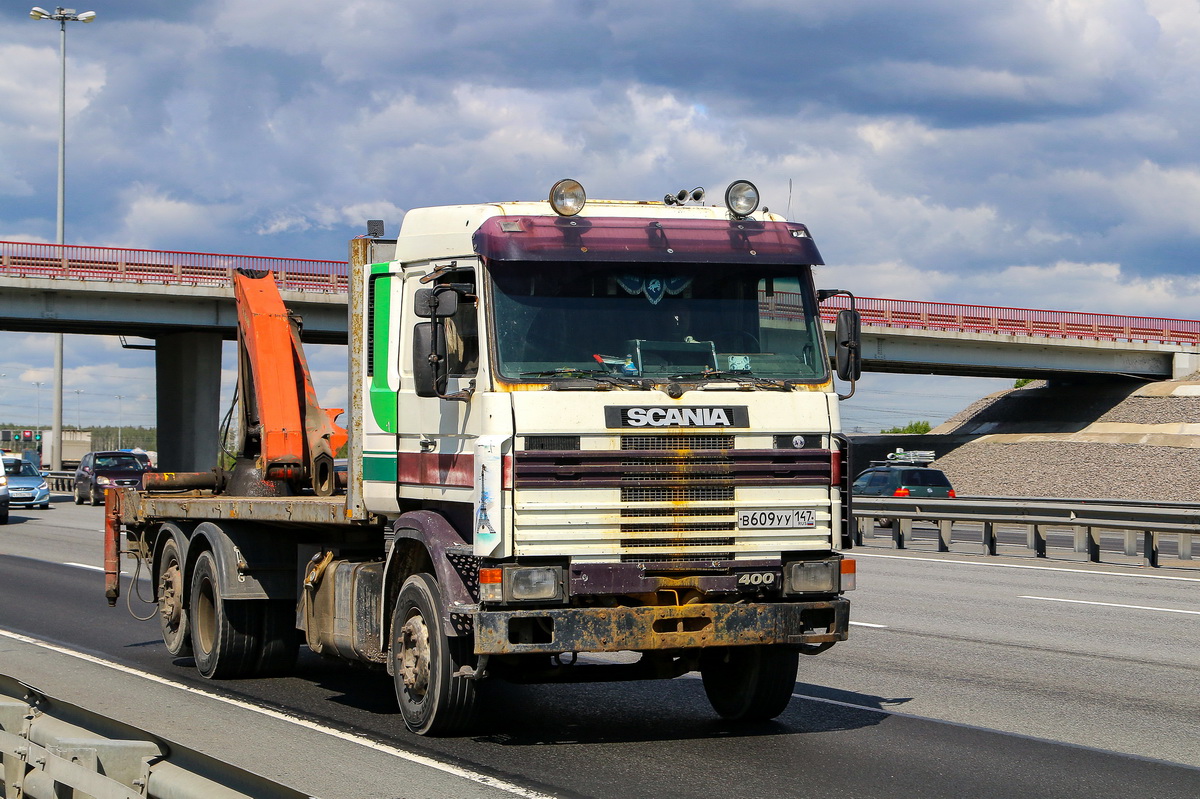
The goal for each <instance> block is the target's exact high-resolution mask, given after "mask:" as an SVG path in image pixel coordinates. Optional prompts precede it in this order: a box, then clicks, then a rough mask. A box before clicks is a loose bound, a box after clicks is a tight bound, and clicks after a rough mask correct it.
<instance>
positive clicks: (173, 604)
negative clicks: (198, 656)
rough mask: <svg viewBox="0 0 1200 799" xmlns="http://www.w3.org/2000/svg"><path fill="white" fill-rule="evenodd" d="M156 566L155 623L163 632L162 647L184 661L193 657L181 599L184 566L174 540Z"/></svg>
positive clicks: (186, 619) (170, 542)
mask: <svg viewBox="0 0 1200 799" xmlns="http://www.w3.org/2000/svg"><path fill="white" fill-rule="evenodd" d="M159 563H160V564H161V565H160V567H159V575H158V623H159V626H160V627H161V628H162V637H163V643H164V644H166V645H167V651H168V652H170V653H171V654H172V655H177V656H181V657H187V656H188V655H190V654H192V639H191V633H190V631H189V630H188V616H187V610H186V609H184V607H183V598H184V595H185V594H186V593H187V590H186V589H185V588H184V583H183V562H182V560H181V559H180V557H179V544H177V543H176V542H175V539H174V538H171V539H168V541H167V543H166V545H164V546H163V550H162V554H161V555H160V556H159Z"/></svg>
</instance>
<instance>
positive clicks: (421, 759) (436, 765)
mask: <svg viewBox="0 0 1200 799" xmlns="http://www.w3.org/2000/svg"><path fill="white" fill-rule="evenodd" d="M0 636H3V637H5V638H11V639H12V640H14V641H20V642H22V643H26V644H32V645H34V646H39V647H41V648H43V649H48V650H50V651H51V652H57V653H59V654H61V655H67V656H68V657H73V658H77V659H79V660H83V661H87V662H88V663H94V664H96V665H98V666H104V667H106V668H109V669H112V670H113V671H119V672H121V673H122V674H130V675H133V676H134V677H141V678H142V679H144V680H149V681H150V682H154V683H158V684H159V685H165V686H167V687H169V688H175V689H177V690H180V691H185V692H187V693H189V694H195V695H196V696H203V697H205V698H206V699H212V700H214V701H217V702H224V703H225V704H227V705H232V706H233V707H237V708H241V709H242V710H249V711H251V712H252V713H258V714H259V715H261V716H267V717H268V718H272V719H276V720H277V721H284V722H287V723H288V724H294V725H296V726H297V727H304V728H306V729H309V730H313V731H315V732H320V733H324V734H325V735H329V736H331V737H333V738H340V739H341V740H343V741H349V742H350V743H354V744H358V745H359V746H364V747H366V748H368V749H374V750H375V751H377V752H383V753H384V754H388V755H392V756H394V757H399V758H401V759H403V760H407V761H409V762H411V763H416V764H417V765H421V766H427V767H429V768H432V769H435V770H437V771H441V772H444V773H446V774H451V775H453V776H455V777H461V778H463V779H465V780H470V781H471V782H475V783H479V784H480V785H486V786H488V787H489V788H498V789H500V790H502V791H507V792H508V793H511V794H514V795H516V796H524V797H528V799H554V797H553V796H551V795H549V794H544V793H541V792H539V791H534V790H530V789H529V788H524V787H522V786H520V785H514V784H513V783H511V782H506V781H504V780H498V779H496V778H495V777H489V776H487V775H486V774H478V773H476V772H474V771H469V770H467V769H464V768H460V767H458V766H453V765H451V764H449V763H442V762H440V761H438V760H434V759H433V758H431V757H425V756H423V755H418V754H415V753H413V752H406V751H404V750H403V749H397V748H395V747H392V746H388V745H386V744H381V743H378V742H376V741H372V740H370V739H369V738H364V737H362V736H360V735H355V734H353V733H349V732H344V731H342V730H337V729H334V728H332V727H326V726H324V725H322V724H317V723H316V722H313V721H309V720H307V719H302V718H297V717H295V716H290V715H288V714H287V713H283V712H281V711H278V710H272V709H271V708H266V707H260V706H258V705H255V704H251V703H250V702H243V701H241V700H239V699H232V698H230V697H227V696H220V695H219V694H214V693H209V692H208V691H205V690H203V689H200V688H194V687H192V686H190V685H184V684H183V683H178V682H175V681H174V680H168V679H166V678H164V677H159V676H158V675H155V674H150V673H149V672H145V671H139V670H138V669H133V668H130V667H129V666H123V665H121V664H120V663H114V662H112V661H111V660H104V659H102V658H98V657H95V656H94V655H87V654H84V653H83V652H77V651H75V650H73V649H68V648H67V647H64V646H59V645H57V644H52V643H49V642H48V641H42V640H39V639H37V638H30V637H28V636H25V635H21V634H19V633H14V632H9V631H8V630H0Z"/></svg>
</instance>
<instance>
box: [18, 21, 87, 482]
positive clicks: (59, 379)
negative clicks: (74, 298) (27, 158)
mask: <svg viewBox="0 0 1200 799" xmlns="http://www.w3.org/2000/svg"><path fill="white" fill-rule="evenodd" d="M29 16H30V17H32V18H33V19H52V20H55V21H56V22H58V24H59V31H60V34H59V40H58V51H59V60H60V61H61V63H62V69H61V70H60V73H59V92H58V219H57V235H56V240H57V242H58V244H59V245H60V246H61V245H63V244H66V235H65V232H66V202H67V23H68V22H91V21H92V20H94V19H95V18H96V12H95V11H84V12H83V13H82V14H76V13H75V9H73V8H62V7H58V8H55V9H54V13H53V14H51V13H50V12H49V11H47V10H46V9H44V8H38V7H37V6H34V7H33V8H32V9H31V10H30V11H29ZM62 394H63V334H62V333H55V334H54V421H53V424H52V426H51V428H52V429H51V433H50V441H51V444H52V446H53V450H52V452H53V455H52V457H51V461H50V468H51V469H53V470H54V471H61V470H62Z"/></svg>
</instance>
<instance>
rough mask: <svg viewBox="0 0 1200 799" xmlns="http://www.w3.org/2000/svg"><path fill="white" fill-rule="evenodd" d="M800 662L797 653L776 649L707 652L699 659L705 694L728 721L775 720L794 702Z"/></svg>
mask: <svg viewBox="0 0 1200 799" xmlns="http://www.w3.org/2000/svg"><path fill="white" fill-rule="evenodd" d="M799 660H800V654H799V653H798V652H796V651H794V650H788V649H783V648H782V647H775V646H734V647H723V648H720V649H706V650H704V652H703V653H702V654H701V655H700V676H701V678H703V680H704V693H706V694H708V701H709V703H710V704H712V706H713V710H716V711H717V712H718V713H720V714H721V715H722V716H723V717H725V718H727V719H732V720H735V721H766V720H768V719H773V718H775V717H776V716H778V715H779V714H780V713H782V712H783V711H784V708H786V707H787V706H788V702H790V701H791V699H792V691H793V690H795V687H796V669H797V667H798V666H799Z"/></svg>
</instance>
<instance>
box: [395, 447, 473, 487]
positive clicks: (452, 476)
mask: <svg viewBox="0 0 1200 799" xmlns="http://www.w3.org/2000/svg"><path fill="white" fill-rule="evenodd" d="M396 482H397V483H400V484H402V485H417V486H440V487H444V488H472V487H474V485H475V456H474V455H473V454H471V453H467V452H461V453H450V454H441V453H436V452H401V453H399V454H398V455H397V456H396Z"/></svg>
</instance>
